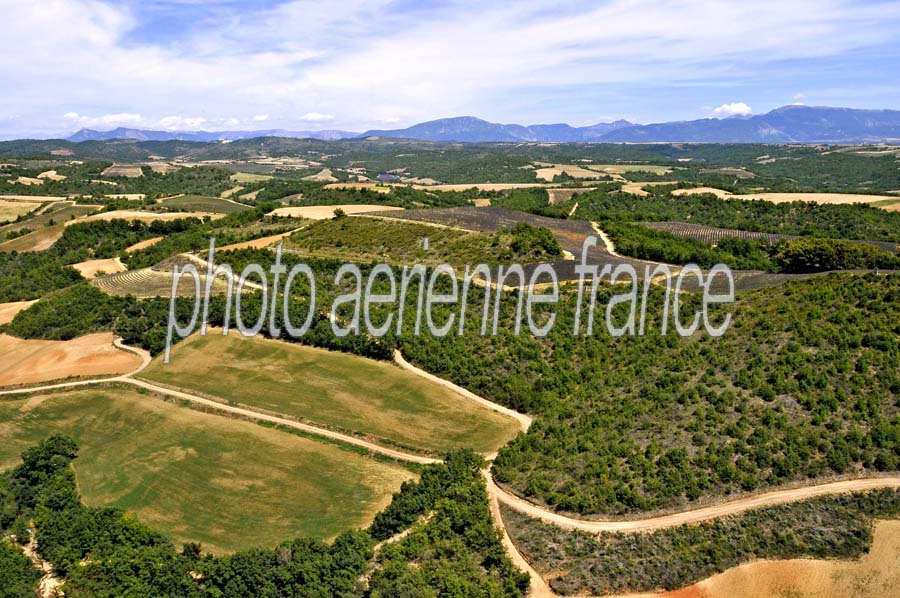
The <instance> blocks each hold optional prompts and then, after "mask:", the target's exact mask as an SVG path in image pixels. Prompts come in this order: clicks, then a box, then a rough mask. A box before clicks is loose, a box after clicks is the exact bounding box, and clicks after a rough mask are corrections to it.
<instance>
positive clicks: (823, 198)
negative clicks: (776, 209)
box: [672, 187, 897, 207]
mask: <svg viewBox="0 0 900 598" xmlns="http://www.w3.org/2000/svg"><path fill="white" fill-rule="evenodd" d="M700 193H712V194H714V195H716V196H718V197H720V198H722V199H743V200H748V199H763V200H765V201H771V202H772V203H788V202H792V201H809V202H813V203H819V204H855V203H864V204H872V203H875V202H893V201H896V199H897V198H896V197H891V196H889V195H864V194H853V193H745V194H741V195H732V194H731V193H729V192H728V191H725V190H723V189H716V188H715V187H695V188H693V189H676V190H675V191H673V192H672V194H673V195H697V194H700ZM879 207H882V206H879Z"/></svg>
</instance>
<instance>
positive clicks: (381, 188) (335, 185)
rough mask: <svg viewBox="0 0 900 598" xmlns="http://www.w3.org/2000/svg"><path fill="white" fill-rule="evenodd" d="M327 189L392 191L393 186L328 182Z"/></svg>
mask: <svg viewBox="0 0 900 598" xmlns="http://www.w3.org/2000/svg"><path fill="white" fill-rule="evenodd" d="M325 188H326V189H368V190H369V191H375V192H377V193H390V192H391V188H390V186H388V185H383V184H381V183H328V184H327V185H325Z"/></svg>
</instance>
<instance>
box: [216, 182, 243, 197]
mask: <svg viewBox="0 0 900 598" xmlns="http://www.w3.org/2000/svg"><path fill="white" fill-rule="evenodd" d="M243 190H244V187H242V186H241V185H238V186H236V187H232V188H231V189H227V190H225V191H222V193H220V194H219V197H221V198H222V199H228V198H229V197H231V196H232V195H234V194H235V193H237V192H239V191H243Z"/></svg>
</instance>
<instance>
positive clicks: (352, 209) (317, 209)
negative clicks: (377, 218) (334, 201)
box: [269, 204, 403, 220]
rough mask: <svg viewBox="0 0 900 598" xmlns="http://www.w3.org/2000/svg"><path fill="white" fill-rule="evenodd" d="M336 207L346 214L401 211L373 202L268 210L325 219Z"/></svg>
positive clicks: (274, 212)
mask: <svg viewBox="0 0 900 598" xmlns="http://www.w3.org/2000/svg"><path fill="white" fill-rule="evenodd" d="M338 208H340V209H342V210H344V212H345V213H346V214H361V213H365V212H390V211H398V210H399V211H402V210H403V208H398V207H396V206H380V205H375V204H341V205H337V206H302V207H291V208H278V209H276V210H273V211H272V212H269V213H270V214H272V215H274V216H291V217H294V218H309V219H310V220H325V219H328V218H333V217H334V211H335V210H337V209H338Z"/></svg>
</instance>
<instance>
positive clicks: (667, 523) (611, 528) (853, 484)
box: [0, 339, 900, 598]
mask: <svg viewBox="0 0 900 598" xmlns="http://www.w3.org/2000/svg"><path fill="white" fill-rule="evenodd" d="M114 342H115V344H116V346H117V347H118V348H120V349H122V350H124V351H131V352H133V353H135V354H137V355H140V356H141V358H142V365H141V367H139V368H138V369H137V370H135V371H134V372H131V373H129V374H124V375H121V376H116V377H112V378H99V379H91V380H78V381H73V382H63V383H59V384H51V385H46V386H38V387H31V388H22V389H15V390H6V391H0V395H9V394H24V393H34V392H43V391H51V390H57V389H61V388H71V387H77V386H87V385H91V384H100V383H108V382H123V383H126V384H131V385H134V386H137V387H140V388H144V389H146V390H150V391H153V392H156V393H160V394H164V395H168V396H171V397H175V398H177V399H181V400H186V401H190V402H192V403H196V404H200V405H204V406H206V407H210V408H213V409H216V410H219V411H224V412H226V413H232V414H235V415H240V416H242V417H248V418H251V419H255V420H261V421H267V422H271V423H275V424H279V425H283V426H286V427H290V428H293V429H296V430H301V431H303V432H306V433H309V434H314V435H316V436H322V437H325V438H330V439H333V440H337V441H340V442H344V443H347V444H351V445H354V446H358V447H362V448H365V449H367V450H369V451H372V452H375V453H379V454H382V455H386V456H389V457H392V458H395V459H398V460H402V461H410V462H414V463H421V464H432V463H440V462H441V461H440V459H434V458H431V457H424V456H421V455H414V454H411V453H406V452H404V451H400V450H395V449H391V448H387V447H384V446H381V445H378V444H375V443H373V442H369V441H366V440H363V439H360V438H356V437H354V436H349V435H347V434H342V433H340V432H335V431H332V430H328V429H324V428H320V427H317V426H313V425H309V424H304V423H301V422H297V421H293V420H290V419H285V418H281V417H277V416H273V415H268V414H265V413H259V412H256V411H252V410H249V409H244V408H241V407H235V406H232V405H227V404H225V403H221V402H218V401H215V400H212V399H207V398H204V397H200V396H197V395H192V394H190V393H187V392H183V391H179V390H173V389H170V388H165V387H162V386H157V385H155V384H152V383H150V382H145V381H143V380H138V379H135V378H133V377H132V376H133V375H134V374H136V373H138V372H140V371H141V370H143V369H144V368H145V367H147V365H148V364H149V363H150V355H149V353H147V352H146V351H143V350H142V349H136V348H134V347H129V346H127V345H124V344H122V342H121V339H116V340H115V341H114ZM394 361H395V362H396V363H397V364H398V365H399V366H400V367H403V368H404V369H406V370H408V371H411V372H413V373H415V374H417V375H419V376H422V377H423V378H426V379H428V380H430V381H432V382H435V383H437V384H441V385H442V386H445V387H447V388H450V389H452V390H454V391H456V392H457V393H459V394H460V395H461V396H463V397H465V398H467V399H470V400H472V401H475V402H476V403H478V404H479V405H482V406H484V407H488V408H490V409H493V410H495V411H497V412H500V413H503V414H505V415H508V416H510V417H513V418H515V419H516V420H517V421H518V422H519V423H520V426H521V427H522V429H523V430H524V431H527V430H528V428H529V427H530V425H531V423H532V421H533V420H532V418H531V417H529V416H527V415H525V414H522V413H518V412H516V411H513V410H511V409H508V408H506V407H503V406H501V405H497V404H495V403H492V402H490V401H488V400H487V399H484V398H483V397H479V396H478V395H476V394H474V393H472V392H470V391H468V390H466V389H464V388H461V387H459V386H457V385H456V384H453V383H452V382H449V381H447V380H444V379H442V378H439V377H437V376H435V375H433V374H429V373H428V372H425V371H423V370H421V369H419V368H417V367H416V366H414V365H412V364H410V363H409V362H407V361H406V360H405V359H404V358H403V356H402V355H401V354H400V352H399V351H396V352H395V353H394ZM482 474H483V476H484V478H485V482H486V485H487V493H488V501H489V505H490V511H491V516H492V517H493V519H494V521H495V523H496V525H497V526H498V527H499V528H500V531H501V533H502V536H501V540H502V542H503V545H504V548H505V549H506V551H507V553H508V555H509V557H510V558H511V559H512V561H513V563H514V564H515V565H516V566H517V567H519V568H520V569H522V570H523V571H525V572H526V573H528V574H529V576H530V577H531V590H530V592H529V596H530V597H531V598H552V597H554V596H556V594H554V593H553V591H552V589H551V588H550V587H549V585H548V584H547V582H546V580H544V578H543V577H542V576H541V575H540V574H539V573H538V572H537V571H536V570H535V569H534V568H533V567H532V566H531V565H530V564H529V563H528V561H527V560H526V559H525V558H524V556H523V555H522V554H521V553H520V552H519V550H518V548H517V547H516V546H515V544H514V543H513V541H512V539H511V538H510V537H509V534H508V533H507V531H506V526H505V525H504V523H503V519H502V517H501V516H500V509H499V503H500V502H503V503H504V504H506V505H507V506H509V507H511V508H513V509H515V510H517V511H519V512H521V513H524V514H525V515H528V516H530V517H534V518H536V519H540V520H541V521H544V522H546V523H550V524H552V525H556V526H558V527H561V528H563V529H570V530H581V531H586V532H593V533H600V532H620V533H639V532H649V531H655V530H660V529H665V528H669V527H675V526H679V525H685V524H696V523H701V522H703V521H708V520H711V519H716V518H719V517H724V516H728V515H734V514H737V513H741V512H744V511H747V510H751V509H757V508H761V507H767V506H773V505H779V504H786V503H791V502H797V501H801V500H807V499H811V498H815V497H819V496H825V495H829V494H840V493H846V492H865V491H870V490H876V489H880V488H900V476H893V477H879V478H862V479H852V480H843V481H838V482H828V483H824V484H817V485H812V486H805V487H800V488H789V489H782V490H773V491H770V492H764V493H761V494H756V495H752V496H746V497H743V498H738V499H736V500H733V501H729V502H726V503H722V504H718V505H713V506H709V507H703V508H699V509H693V510H690V511H683V512H680V513H673V514H670V515H662V516H658V517H650V518H646V519H635V520H630V521H602V520H597V521H588V520H584V519H576V518H572V517H567V516H565V515H561V514H559V513H555V512H553V511H548V510H547V509H545V508H543V507H540V506H538V505H535V504H533V503H531V502H529V501H527V500H525V499H523V498H521V497H518V496H516V495H514V494H512V493H510V492H508V491H506V490H504V489H503V488H501V487H500V486H498V485H497V484H496V482H495V481H494V478H493V475H491V472H490V468H488V469H485V470H484V471H483V472H482ZM654 595H655V594H653V593H650V594H633V595H629V596H630V597H631V598H638V596H654Z"/></svg>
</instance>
